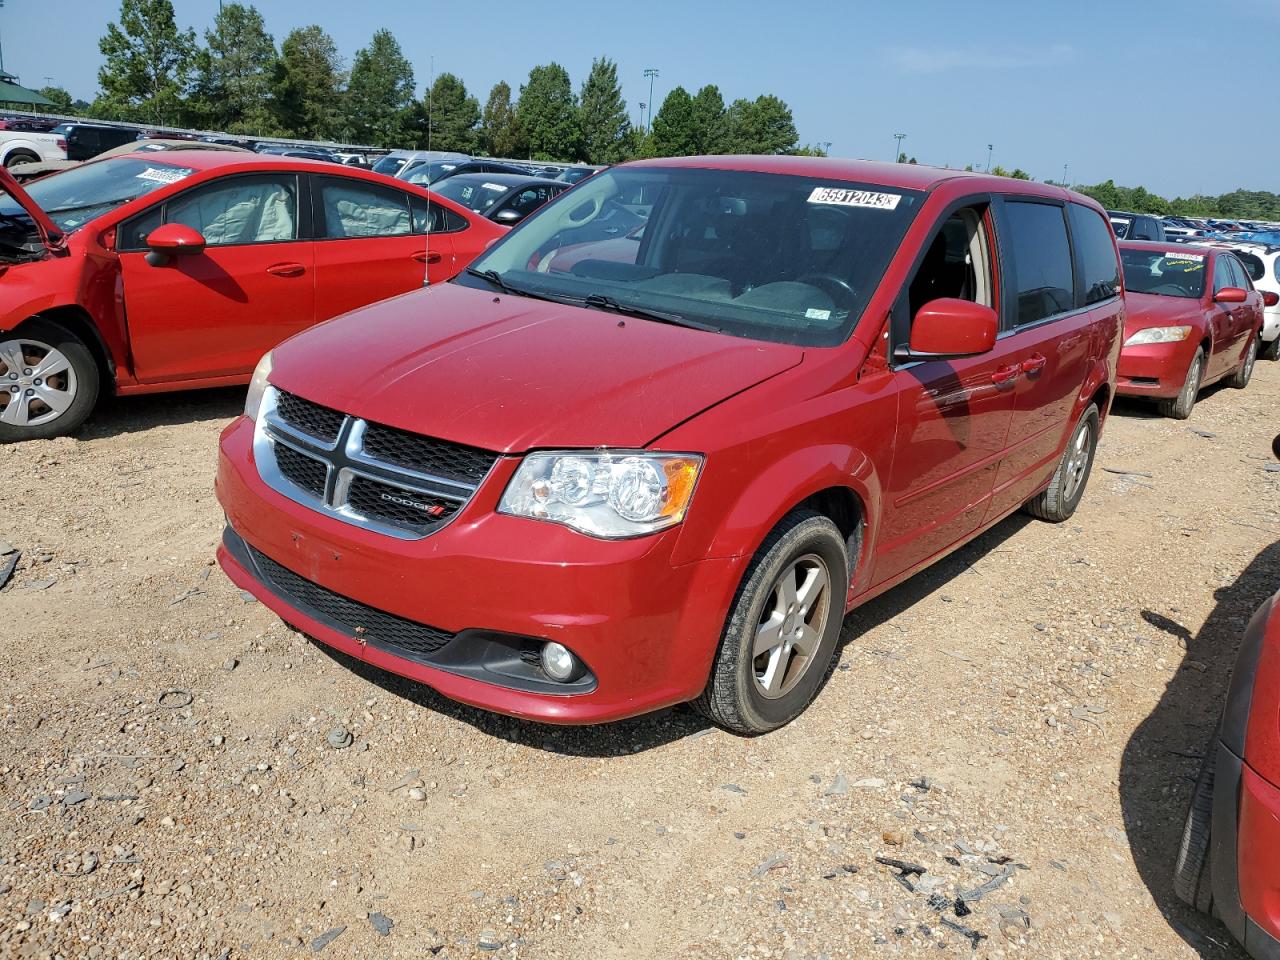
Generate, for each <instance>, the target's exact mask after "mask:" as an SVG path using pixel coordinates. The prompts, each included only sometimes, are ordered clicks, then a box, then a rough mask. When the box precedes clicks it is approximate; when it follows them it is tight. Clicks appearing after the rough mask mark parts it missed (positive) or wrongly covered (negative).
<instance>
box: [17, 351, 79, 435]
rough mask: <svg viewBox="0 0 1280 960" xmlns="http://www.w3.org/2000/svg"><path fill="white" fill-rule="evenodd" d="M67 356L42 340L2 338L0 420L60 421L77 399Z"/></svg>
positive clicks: (36, 423) (31, 423)
mask: <svg viewBox="0 0 1280 960" xmlns="http://www.w3.org/2000/svg"><path fill="white" fill-rule="evenodd" d="M76 387H77V384H76V372H75V369H74V368H73V367H72V366H71V361H70V360H68V359H67V357H66V355H65V354H64V353H62V351H61V350H58V349H56V348H54V347H51V346H49V344H47V343H42V342H41V341H39V340H29V339H26V338H18V339H12V340H0V423H4V424H8V425H9V426H14V427H38V426H41V425H42V424H46V423H50V422H51V421H53V420H57V419H58V417H60V416H62V414H64V413H66V411H67V409H68V408H69V407H70V406H71V404H72V403H73V402H74V401H75V398H76Z"/></svg>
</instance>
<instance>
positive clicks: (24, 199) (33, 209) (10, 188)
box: [0, 168, 66, 250]
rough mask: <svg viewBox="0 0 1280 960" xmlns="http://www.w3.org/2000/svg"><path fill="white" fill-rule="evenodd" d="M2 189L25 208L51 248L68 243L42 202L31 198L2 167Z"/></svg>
mask: <svg viewBox="0 0 1280 960" xmlns="http://www.w3.org/2000/svg"><path fill="white" fill-rule="evenodd" d="M0 190H3V191H4V192H5V193H7V194H9V196H11V197H13V199H14V201H15V202H16V203H17V204H18V206H20V207H21V208H22V209H23V210H25V211H26V214H27V216H29V217H30V218H31V222H32V223H34V224H35V225H36V232H37V233H38V234H39V235H40V241H41V242H42V243H43V244H44V245H45V246H46V247H47V248H49V249H50V250H60V249H62V248H63V247H64V246H65V245H66V241H65V238H64V237H63V233H62V231H61V230H60V229H58V227H57V226H56V225H55V224H54V222H53V221H52V220H50V219H49V215H48V214H47V213H45V212H44V210H42V209H41V208H40V204H38V203H36V202H35V201H34V200H32V199H31V195H30V194H29V193H27V191H25V190H23V189H22V187H20V186H19V185H18V181H17V180H15V179H14V178H13V174H11V173H10V172H9V171H8V170H5V169H3V168H0Z"/></svg>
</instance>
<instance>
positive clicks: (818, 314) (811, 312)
mask: <svg viewBox="0 0 1280 960" xmlns="http://www.w3.org/2000/svg"><path fill="white" fill-rule="evenodd" d="M804 318H805V319H806V320H830V319H831V311H830V310H818V309H816V308H815V307H810V308H809V309H808V310H806V311H805V312H804Z"/></svg>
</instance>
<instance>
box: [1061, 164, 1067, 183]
mask: <svg viewBox="0 0 1280 960" xmlns="http://www.w3.org/2000/svg"><path fill="white" fill-rule="evenodd" d="M1062 185H1063V187H1066V186H1067V165H1066V164H1065V163H1064V164H1063V165H1062Z"/></svg>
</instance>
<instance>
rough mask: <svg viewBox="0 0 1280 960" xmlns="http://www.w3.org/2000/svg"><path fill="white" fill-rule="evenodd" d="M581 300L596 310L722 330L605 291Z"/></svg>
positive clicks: (694, 328)
mask: <svg viewBox="0 0 1280 960" xmlns="http://www.w3.org/2000/svg"><path fill="white" fill-rule="evenodd" d="M579 302H580V303H581V304H582V305H583V306H584V307H591V308H593V309H596V310H609V311H612V312H613V313H621V314H623V315H625V316H628V317H639V318H641V319H643V320H654V321H657V322H658V323H669V324H671V325H673V326H677V327H689V328H691V329H693V330H705V331H706V332H707V333H720V332H721V330H720V328H719V327H717V326H714V325H712V324H710V323H703V322H702V321H701V320H691V319H689V318H688V317H685V316H681V315H680V314H678V313H667V312H666V311H665V310H649V309H647V308H645V307H637V306H633V305H632V304H629V303H619V302H618V301H617V300H615V299H614V298H613V297H609V296H606V295H605V294H603V293H593V294H591V295H590V296H588V297H585V298H583V299H582V300H581V301H579Z"/></svg>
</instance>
